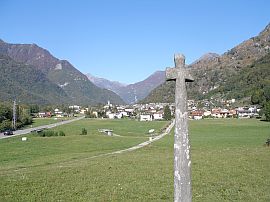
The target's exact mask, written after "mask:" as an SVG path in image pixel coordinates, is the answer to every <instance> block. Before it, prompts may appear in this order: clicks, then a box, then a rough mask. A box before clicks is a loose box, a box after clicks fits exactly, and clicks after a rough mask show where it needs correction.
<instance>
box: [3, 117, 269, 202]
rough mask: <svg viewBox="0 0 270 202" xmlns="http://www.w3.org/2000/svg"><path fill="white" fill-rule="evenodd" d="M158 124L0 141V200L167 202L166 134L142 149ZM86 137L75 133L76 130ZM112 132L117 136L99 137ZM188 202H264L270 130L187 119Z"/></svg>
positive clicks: (97, 124)
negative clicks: (135, 147) (190, 196)
mask: <svg viewBox="0 0 270 202" xmlns="http://www.w3.org/2000/svg"><path fill="white" fill-rule="evenodd" d="M165 124H166V122H138V121H129V120H116V121H107V120H86V119H85V120H82V121H78V122H74V123H72V124H69V125H63V126H61V127H58V128H56V129H55V130H63V131H64V132H65V133H66V136H65V137H46V138H42V137H35V136H34V135H28V137H29V141H27V142H22V141H20V137H13V138H9V139H3V140H0V150H1V156H0V182H1V183H0V201H173V135H168V136H166V137H164V138H163V139H161V140H159V141H157V142H155V143H153V144H151V145H149V146H146V147H144V148H142V149H139V150H136V151H133V152H127V153H122V154H117V155H109V156H100V157H96V158H91V157H93V156H95V155H98V154H102V153H108V152H111V151H117V150H120V149H123V148H128V147H130V146H133V145H136V144H138V143H140V142H143V141H145V140H146V139H147V137H148V135H147V134H146V132H147V131H148V130H149V129H151V128H154V129H156V131H157V130H159V129H160V128H162V127H164V125H165ZM82 127H84V128H86V129H87V131H88V135H86V136H82V135H79V134H80V132H81V128H82ZM100 128H109V129H113V130H114V133H116V134H118V135H121V136H122V137H108V136H104V135H102V134H100V133H99V132H98V131H97V130H98V129H100ZM190 136H191V148H192V149H191V155H192V189H193V201H269V200H270V192H269V189H270V173H269V170H270V148H268V147H266V146H264V142H265V141H266V139H267V138H270V124H269V123H267V122H261V121H258V120H249V119H246V120H224V119H223V120H221V119H220V120H201V121H190Z"/></svg>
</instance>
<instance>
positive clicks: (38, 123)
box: [23, 117, 73, 129]
mask: <svg viewBox="0 0 270 202" xmlns="http://www.w3.org/2000/svg"><path fill="white" fill-rule="evenodd" d="M70 119H73V117H72V118H71V117H63V118H56V117H53V118H33V123H32V124H31V125H27V126H25V127H24V128H23V129H25V128H30V127H33V128H34V127H38V126H43V125H48V124H53V123H58V122H61V121H62V120H64V121H66V120H70Z"/></svg>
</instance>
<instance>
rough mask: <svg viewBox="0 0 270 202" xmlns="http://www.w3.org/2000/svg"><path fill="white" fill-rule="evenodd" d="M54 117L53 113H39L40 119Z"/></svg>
mask: <svg viewBox="0 0 270 202" xmlns="http://www.w3.org/2000/svg"><path fill="white" fill-rule="evenodd" d="M51 116H52V113H51V112H39V113H38V117H39V118H49V117H51Z"/></svg>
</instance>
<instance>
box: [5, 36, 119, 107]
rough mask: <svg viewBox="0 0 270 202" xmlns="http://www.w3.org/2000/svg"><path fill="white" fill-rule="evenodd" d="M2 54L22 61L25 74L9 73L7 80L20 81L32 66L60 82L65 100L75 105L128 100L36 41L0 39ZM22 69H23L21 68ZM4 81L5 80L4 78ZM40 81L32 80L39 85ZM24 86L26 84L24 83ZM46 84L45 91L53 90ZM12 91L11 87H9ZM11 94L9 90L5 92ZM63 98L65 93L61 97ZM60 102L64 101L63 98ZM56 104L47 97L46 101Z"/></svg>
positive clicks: (54, 82)
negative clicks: (104, 87)
mask: <svg viewBox="0 0 270 202" xmlns="http://www.w3.org/2000/svg"><path fill="white" fill-rule="evenodd" d="M0 54H1V55H3V56H7V57H9V58H11V59H12V60H13V61H14V62H15V63H14V65H16V64H22V66H21V69H22V74H20V75H18V78H15V80H14V78H13V79H11V77H12V76H13V75H12V74H8V75H6V80H7V79H8V80H13V81H14V82H16V81H17V80H16V79H18V80H20V79H21V76H23V77H26V80H30V78H27V75H24V74H23V72H24V68H25V67H29V66H31V68H33V69H34V70H35V71H33V74H42V75H45V77H46V79H47V80H48V81H49V82H51V84H53V85H54V86H55V85H57V86H58V87H59V88H61V89H62V91H63V93H64V94H65V96H64V97H65V103H70V104H72V103H75V104H85V105H87V104H98V103H106V102H107V101H108V100H110V102H111V103H116V104H123V103H124V101H123V100H122V99H121V98H120V97H119V96H118V95H116V94H115V93H113V92H112V91H109V90H106V89H101V88H99V87H97V86H95V85H94V84H93V83H92V82H90V81H89V80H88V79H87V77H86V76H85V75H84V74H82V73H81V72H80V71H79V70H77V69H76V68H75V67H73V66H72V65H71V64H70V63H69V62H68V61H66V60H59V59H57V58H56V57H54V56H52V55H51V54H50V53H49V51H47V50H45V49H43V48H41V47H39V46H37V45H36V44H9V43H5V42H4V41H2V40H1V41H0ZM18 70H19V69H18ZM1 83H2V80H1ZM35 84H36V82H34V83H32V85H34V87H35ZM22 87H24V86H22ZM46 87H47V86H44V92H45V91H49V92H50V91H52V90H53V88H47V89H46ZM7 90H8V89H7ZM5 94H6V95H9V93H8V92H6V93H5ZM60 97H61V96H60ZM60 97H59V101H57V103H62V101H63V100H62V99H60ZM52 103H53V104H55V102H51V101H50V100H49V99H47V102H46V104H52Z"/></svg>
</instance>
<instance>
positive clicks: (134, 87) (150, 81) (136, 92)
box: [88, 71, 165, 104]
mask: <svg viewBox="0 0 270 202" xmlns="http://www.w3.org/2000/svg"><path fill="white" fill-rule="evenodd" d="M88 78H89V80H90V81H92V82H93V83H94V84H95V85H97V86H99V87H103V88H107V89H110V90H112V91H113V92H115V93H117V94H118V95H120V97H121V98H122V99H123V100H124V101H125V102H126V103H129V104H130V103H136V102H137V101H139V100H142V99H143V98H145V97H146V96H147V95H148V94H149V93H150V92H151V91H152V90H153V89H154V88H156V87H157V86H159V85H160V84H162V83H163V82H164V81H165V72H164V71H157V72H155V73H153V74H152V75H150V76H149V77H147V78H146V79H145V80H143V81H140V82H137V83H134V84H129V85H124V84H121V83H119V82H115V81H109V80H106V79H102V78H97V77H93V76H88Z"/></svg>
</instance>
